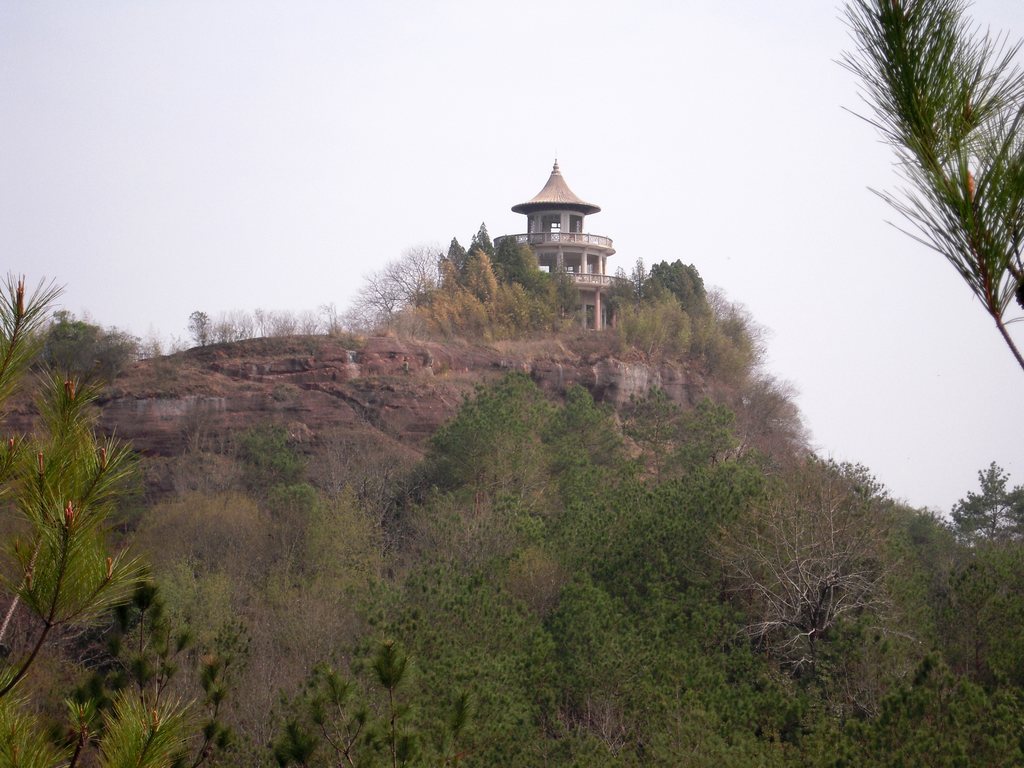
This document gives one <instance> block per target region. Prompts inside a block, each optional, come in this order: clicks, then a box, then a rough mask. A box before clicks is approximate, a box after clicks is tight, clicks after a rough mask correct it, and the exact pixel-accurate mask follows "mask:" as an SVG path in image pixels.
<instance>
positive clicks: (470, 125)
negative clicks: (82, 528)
mask: <svg viewBox="0 0 1024 768" xmlns="http://www.w3.org/2000/svg"><path fill="white" fill-rule="evenodd" d="M972 12H973V15H974V17H975V19H976V20H977V21H978V22H979V23H981V24H983V25H985V26H990V27H991V28H992V29H993V30H1004V31H1009V32H1011V34H1012V36H1013V37H1014V39H1016V38H1018V37H1020V36H1024V3H1022V2H1020V0H978V2H976V3H975V4H974V6H973V9H972ZM847 45H848V37H847V33H846V30H845V28H844V26H843V23H842V21H841V19H840V9H839V5H838V4H833V3H831V2H828V0H824V1H823V0H801V1H797V0H789V1H787V2H779V3H765V2H763V1H761V0H757V1H755V0H737V1H736V2H731V3H706V2H691V1H683V0H664V1H663V2H658V1H656V0H634V2H631V3H625V2H621V0H618V1H617V2H605V1H603V0H588V1H586V2H584V1H583V0H578V1H575V2H559V1H558V0H547V1H546V2H536V1H534V0H523V1H520V2H516V3H501V4H498V3H485V2H470V1H469V0H466V1H464V2H455V1H454V0H450V1H449V2H429V1H420V2H384V1H378V2H372V3H370V2H361V3H357V2H346V1H344V0H335V1H334V2H309V1H307V0H287V2H261V1H259V0H245V1H244V2H241V1H240V2H211V1H209V0H203V1H202V2H185V1H184V0H173V1H172V0H165V1H162V2H161V1H158V0H150V1H149V2H137V1H134V0H133V1H128V0H126V1H124V2H70V0H69V1H68V2H46V1H45V0H24V1H16V0H0V272H7V271H13V272H17V273H27V274H28V275H29V276H30V278H32V279H38V278H40V277H42V276H46V277H53V278H56V280H57V281H59V282H60V283H63V284H65V285H66V286H67V291H66V293H65V296H64V306H65V307H66V308H67V309H69V310H71V311H73V312H75V313H77V314H80V315H81V314H83V313H88V314H89V315H90V316H91V317H92V319H93V320H94V321H95V322H97V323H100V324H102V325H116V326H118V327H121V328H124V329H128V330H130V331H132V332H133V333H136V334H137V335H140V336H146V335H147V334H150V333H155V334H160V335H162V336H164V337H169V336H176V337H178V338H180V339H184V338H186V336H187V334H186V331H185V325H186V322H187V318H188V315H189V313H190V312H192V311H193V310H195V309H202V310H205V311H206V312H208V313H209V314H211V315H213V316H215V315H216V314H218V313H219V312H221V311H224V310H232V309H246V310H252V309H255V308H257V307H260V308H264V309H291V310H296V311H299V310H304V309H315V308H316V307H318V306H319V305H321V304H325V303H328V302H334V303H335V304H337V305H338V306H339V307H344V306H345V305H347V304H348V303H349V301H350V299H351V298H352V296H353V294H354V292H355V291H356V290H357V289H358V286H359V284H360V281H361V278H362V276H363V275H365V274H367V273H368V272H370V271H372V270H374V269H377V268H379V267H381V266H383V265H384V264H385V263H386V262H387V261H389V260H391V259H394V258H396V257H398V256H399V255H400V254H401V253H402V251H403V250H404V249H406V248H408V247H410V246H415V245H418V244H423V243H430V242H435V243H441V244H446V243H447V242H448V240H450V238H451V237H452V236H453V235H457V236H458V237H459V239H460V240H461V241H462V242H463V244H467V243H468V241H469V239H470V237H471V235H472V234H473V233H474V232H475V231H476V229H477V228H478V227H479V225H480V222H481V221H485V222H486V223H487V226H488V229H489V231H490V233H491V235H492V236H494V235H499V234H502V233H512V232H520V231H522V230H523V228H524V221H525V220H524V219H523V217H521V216H518V215H516V214H513V213H512V212H511V211H510V210H509V208H510V206H512V205H514V204H516V203H519V202H523V201H525V200H527V199H529V198H530V197H532V196H533V195H534V194H535V193H536V192H538V191H539V190H540V188H541V186H543V184H544V182H545V181H546V179H547V177H548V173H549V172H550V169H551V163H552V161H553V160H554V158H555V155H556V152H557V156H558V160H559V162H560V165H561V168H562V172H563V174H564V176H565V178H566V180H567V181H568V183H569V184H570V186H571V187H572V189H573V190H574V191H575V192H576V193H577V194H578V195H579V196H580V197H582V198H583V199H586V200H590V201H593V202H595V203H597V204H598V205H600V206H602V208H603V210H602V212H601V213H599V214H597V215H595V216H593V217H591V218H589V219H588V227H587V229H588V230H589V231H590V232H593V233H596V234H603V235H607V236H609V237H612V238H613V239H614V241H615V247H616V249H617V254H616V255H615V256H614V257H613V259H612V262H613V263H614V264H615V265H621V266H623V267H625V268H627V269H628V268H629V267H630V265H632V263H633V262H634V261H635V260H636V259H637V258H638V257H640V258H643V259H644V260H645V261H646V262H647V263H648V264H650V263H652V262H655V261H660V260H662V259H666V260H670V261H671V260H675V259H682V260H683V261H684V262H685V263H693V264H694V265H695V266H696V267H697V268H698V269H699V271H700V272H701V274H702V275H703V277H704V280H705V282H706V284H708V285H709V286H717V287H720V288H721V289H722V290H723V291H724V292H725V293H726V294H727V296H728V297H730V298H731V299H733V300H735V301H738V302H741V303H743V304H745V305H746V306H747V307H748V308H749V309H750V311H751V312H752V313H753V315H754V317H755V318H756V319H757V320H758V321H759V322H760V323H762V324H763V325H765V326H766V327H767V328H768V329H769V330H770V332H771V336H770V340H769V352H770V360H769V369H770V370H771V371H772V372H773V373H774V374H775V375H776V376H778V377H780V378H782V379H786V380H789V381H791V382H792V383H793V384H794V385H795V386H796V388H797V389H798V390H799V392H800V397H799V403H800V406H801V408H802V410H803V413H804V416H805V418H806V421H807V424H808V426H809V427H810V429H811V431H812V433H813V438H814V444H815V447H816V448H817V449H818V450H819V452H820V453H821V454H823V455H827V456H831V457H834V458H836V459H841V460H852V461H860V462H863V463H864V464H866V465H868V466H869V467H871V468H872V470H874V472H875V473H876V474H877V475H878V477H879V479H880V480H882V481H883V482H884V483H885V484H886V485H887V486H888V487H889V488H890V489H891V491H892V492H893V494H894V495H895V496H897V497H899V498H903V499H906V500H907V501H909V502H910V503H912V504H915V505H918V506H929V507H932V508H933V509H936V510H938V511H942V512H947V513H948V511H949V507H950V506H951V505H952V504H953V503H954V502H955V501H956V500H957V499H958V498H960V497H961V496H963V495H964V493H965V492H966V491H967V490H969V489H972V488H974V487H975V486H976V473H977V470H978V469H980V468H982V467H984V466H987V464H988V463H989V462H990V461H993V460H995V461H997V462H999V463H1001V464H1002V465H1003V466H1004V467H1006V468H1008V469H1010V470H1011V472H1012V473H1013V476H1014V478H1015V481H1016V482H1022V481H1024V456H1022V455H1021V449H1020V446H1021V436H1022V435H1024V412H1022V411H1021V408H1020V407H1019V404H1020V401H1021V398H1020V392H1021V387H1022V385H1024V373H1022V372H1021V371H1020V370H1019V369H1018V368H1017V367H1016V363H1015V362H1014V361H1013V359H1012V358H1011V357H1010V355H1009V353H1008V352H1007V351H1006V350H1005V348H1004V346H1003V343H1002V341H1001V339H1000V338H999V336H998V334H997V333H996V331H995V328H994V327H993V325H992V323H991V321H990V320H989V319H988V318H987V316H986V315H985V314H984V311H983V310H982V308H981V306H980V304H979V303H978V302H977V301H976V300H975V299H974V298H973V297H972V296H971V294H970V292H969V291H968V289H967V288H966V287H965V286H964V285H963V284H962V283H961V282H960V280H959V278H958V277H957V276H956V274H955V273H954V271H953V269H952V268H951V267H950V266H949V265H948V264H947V263H946V262H945V261H944V260H943V259H942V258H941V257H940V256H938V255H937V254H934V253H932V252H930V251H928V250H926V249H925V248H924V247H922V246H920V245H917V244H915V243H914V242H913V241H911V240H910V239H909V238H907V237H906V236H905V235H903V234H901V233H900V232H898V231H896V230H895V229H894V228H893V227H892V226H890V225H888V224H887V223H886V221H887V220H889V219H892V218H893V214H892V213H891V212H890V211H889V210H888V209H887V208H886V206H885V205H884V204H883V203H882V202H881V201H880V200H878V199H877V198H876V197H874V196H873V195H872V194H871V193H870V192H869V191H868V187H869V186H871V187H876V188H890V187H892V186H893V185H894V183H895V177H894V175H893V172H892V169H891V154H890V151H889V149H888V148H887V147H885V146H882V145H881V144H879V142H878V141H877V138H876V136H875V134H874V133H873V131H872V129H871V128H870V127H869V126H868V125H866V124H865V123H863V122H862V121H860V120H858V119H857V118H856V117H854V116H852V115H851V114H850V113H849V112H847V111H844V109H843V108H844V107H847V108H853V109H858V108H859V104H858V99H857V95H856V93H857V92H856V85H855V83H854V81H853V79H852V76H850V75H849V74H848V73H847V72H845V71H844V70H843V69H841V68H840V67H839V66H838V65H837V64H836V63H835V62H836V60H837V59H838V58H839V56H840V55H841V53H842V51H843V50H844V48H846V47H847ZM1017 335H1018V336H1024V333H1021V332H1020V331H1018V333H1017Z"/></svg>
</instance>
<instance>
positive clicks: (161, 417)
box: [8, 337, 707, 456]
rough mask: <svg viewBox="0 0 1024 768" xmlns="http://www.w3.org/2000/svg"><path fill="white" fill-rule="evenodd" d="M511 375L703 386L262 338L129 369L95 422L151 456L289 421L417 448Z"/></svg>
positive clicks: (612, 392) (683, 391) (680, 369)
mask: <svg viewBox="0 0 1024 768" xmlns="http://www.w3.org/2000/svg"><path fill="white" fill-rule="evenodd" d="M585 345H586V340H585V339H581V346H585ZM592 346H593V345H592ZM509 371H522V372H524V373H526V374H528V375H529V376H530V377H531V378H532V379H533V380H534V381H535V382H536V383H537V384H538V386H540V387H541V388H542V389H543V390H545V391H547V392H549V393H551V394H552V395H554V396H557V395H559V394H561V393H563V392H564V391H565V390H566V388H568V387H569V386H571V385H573V384H579V385H581V386H583V387H586V388H587V389H588V390H590V392H591V393H592V394H593V396H594V398H595V399H596V400H598V401H602V402H608V403H611V404H613V405H615V406H619V405H621V404H623V403H625V402H628V401H629V399H630V397H632V396H634V395H636V396H640V395H643V394H644V393H646V392H647V391H648V390H649V389H650V388H651V387H653V386H658V387H661V388H662V389H664V390H665V391H666V392H667V393H668V394H669V395H670V396H671V397H672V398H673V399H674V400H676V401H677V402H681V403H693V402H695V401H696V400H697V399H699V398H700V397H701V396H703V395H704V394H706V390H707V385H706V384H705V382H704V380H703V378H702V377H700V376H699V375H698V374H696V373H694V372H692V371H690V370H688V369H687V368H686V367H684V366H682V365H679V364H668V363H665V364H662V365H659V366H651V365H646V364H643V363H634V362H626V361H622V360H618V359H615V358H614V357H613V356H611V355H610V354H608V353H607V352H606V351H601V350H599V349H595V350H591V351H589V352H587V351H583V352H579V351H573V350H572V349H571V348H569V347H567V346H566V345H564V344H560V343H554V342H552V343H548V344H543V343H538V342H533V343H529V342H524V343H521V344H508V345H505V346H503V347H501V348H497V347H486V346H468V345H446V344H438V343H432V342H414V341H406V340H398V339H394V338H390V337H372V338H369V339H366V340H364V341H361V342H355V341H351V342H349V343H346V342H345V341H343V340H335V339H330V338H322V337H317V338H292V339H257V340H253V341H247V342H240V343H237V344H230V345H215V346H211V347H205V348H198V349H192V350H189V351H187V352H183V353H179V354H176V355H173V356H170V357H166V358H160V359H156V360H147V361H143V362H140V363H138V364H136V365H134V366H133V367H132V368H131V369H130V370H128V371H126V372H125V373H123V374H122V375H121V376H119V377H118V379H117V381H116V382H115V383H114V385H113V386H111V387H110V388H109V389H108V390H107V391H106V392H105V394H104V395H103V397H102V399H101V401H100V407H101V416H100V425H101V428H102V429H103V431H105V432H111V433H115V434H117V435H118V436H119V437H121V438H122V439H125V440H128V441H130V442H131V443H132V444H133V445H134V446H135V447H136V449H138V450H139V451H142V452H143V453H146V454H149V455H163V456H171V455H176V454H179V453H182V452H184V451H185V450H186V449H187V448H189V447H217V446H219V445H223V444H226V443H228V442H230V439H231V438H230V436H231V433H232V432H234V431H237V430H241V429H245V428H247V427H249V426H252V425H253V424H256V423H260V422H272V423H276V424H280V425H283V426H285V427H286V428H287V429H288V430H289V432H290V434H291V435H292V437H293V439H295V440H298V441H310V442H313V441H316V440H318V439H320V438H321V437H322V436H323V435H325V434H337V433H338V432H339V431H342V432H353V433H375V435H376V437H377V438H383V439H386V440H387V441H389V442H390V441H395V442H398V443H401V444H405V445H407V446H409V447H410V448H414V449H416V448H420V447H422V446H423V444H424V443H425V441H426V439H427V438H428V437H429V436H430V435H431V434H432V433H433V432H434V431H435V430H436V429H437V428H438V427H439V426H440V425H441V424H443V423H444V422H445V421H447V420H448V419H449V418H451V417H452V415H453V414H454V413H455V411H456V410H457V408H458V407H459V405H460V403H461V402H462V399H463V397H464V396H465V395H467V394H470V393H471V392H472V391H473V388H474V387H475V386H476V385H477V384H481V383H486V382H489V381H493V380H494V379H496V378H498V377H500V376H502V375H504V374H505V373H507V372H509ZM30 418H31V409H30V408H28V407H22V408H20V409H17V410H16V412H15V413H14V414H13V416H12V417H11V418H10V419H9V420H8V421H9V422H10V424H9V426H12V427H14V428H15V429H19V428H24V427H25V426H27V423H28V421H29V420H30Z"/></svg>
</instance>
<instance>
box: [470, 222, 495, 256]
mask: <svg viewBox="0 0 1024 768" xmlns="http://www.w3.org/2000/svg"><path fill="white" fill-rule="evenodd" d="M477 251H483V252H484V253H486V254H487V256H488V258H492V259H493V258H494V243H492V242H491V236H490V235H488V234H487V225H486V224H484V223H483V222H481V223H480V229H478V230H477V231H476V234H475V235H473V242H471V243H470V245H469V254H470V255H471V256H472V255H473V254H474V253H476V252H477Z"/></svg>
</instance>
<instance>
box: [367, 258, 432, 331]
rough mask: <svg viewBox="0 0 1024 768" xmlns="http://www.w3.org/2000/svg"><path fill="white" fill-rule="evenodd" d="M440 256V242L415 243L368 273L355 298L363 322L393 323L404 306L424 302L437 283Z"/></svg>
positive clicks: (412, 305)
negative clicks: (393, 258) (399, 255)
mask: <svg viewBox="0 0 1024 768" xmlns="http://www.w3.org/2000/svg"><path fill="white" fill-rule="evenodd" d="M440 258H441V249H440V247H439V246H437V245H422V246H416V247H413V248H409V249H408V250H407V251H406V252H405V253H404V254H402V257H401V258H399V259H396V260H395V261H391V262H389V263H388V264H387V265H385V267H384V269H382V270H380V271H379V272H374V273H373V274H371V275H369V276H367V277H366V280H365V282H364V284H363V287H362V288H361V289H360V290H359V294H358V295H357V297H356V302H355V314H356V316H357V317H359V318H360V319H361V323H360V324H362V325H369V326H378V327H380V326H383V327H391V326H392V325H393V324H394V322H395V320H396V318H397V317H398V315H399V314H400V313H401V312H402V310H404V309H406V308H408V307H415V306H419V305H420V304H422V303H423V302H424V301H425V300H426V298H427V297H428V296H429V295H430V293H431V291H433V290H434V289H435V288H436V287H437V285H438V271H437V270H438V266H437V265H438V262H439V261H440Z"/></svg>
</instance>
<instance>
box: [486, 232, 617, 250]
mask: <svg viewBox="0 0 1024 768" xmlns="http://www.w3.org/2000/svg"><path fill="white" fill-rule="evenodd" d="M506 237H514V238H515V239H516V242H517V243H520V244H521V245H548V244H551V243H557V244H562V245H573V244H576V245H596V246H597V247H599V248H611V247H612V239H611V238H610V237H605V236H604V235H589V234H587V233H586V232H530V233H528V234H522V235H504V236H502V237H499V238H497V240H503V239H504V238H506Z"/></svg>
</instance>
